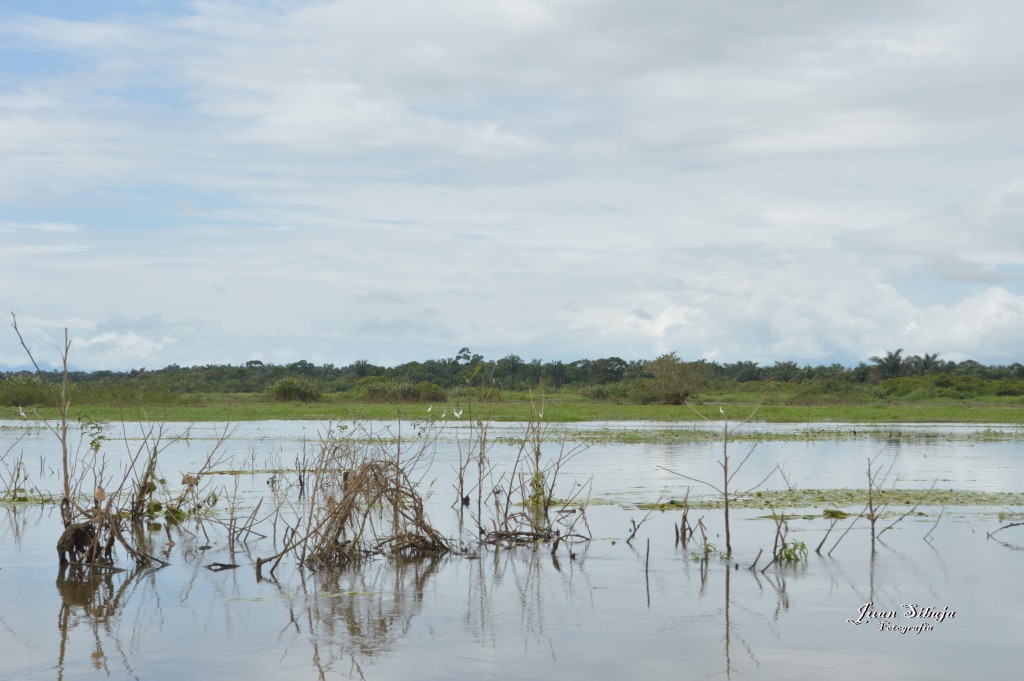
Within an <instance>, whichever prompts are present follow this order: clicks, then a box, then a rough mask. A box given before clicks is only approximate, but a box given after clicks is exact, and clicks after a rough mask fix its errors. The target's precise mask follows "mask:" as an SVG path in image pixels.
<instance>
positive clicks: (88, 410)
mask: <svg viewBox="0 0 1024 681" xmlns="http://www.w3.org/2000/svg"><path fill="white" fill-rule="evenodd" d="M83 397H84V396H83ZM755 397H756V396H753V395H742V396H738V395H735V394H722V395H715V394H707V395H704V396H703V398H702V400H701V401H700V402H698V403H695V404H693V408H692V409H691V408H690V407H688V406H676V405H660V404H647V405H643V404H628V403H617V402H612V401H595V400H590V399H587V398H585V397H583V396H581V395H579V394H578V393H576V392H563V393H555V394H546V395H543V396H541V395H538V394H531V393H526V392H511V391H504V392H501V393H499V394H497V396H496V397H495V396H492V397H491V399H489V400H487V401H480V400H477V399H475V398H465V399H451V400H449V401H448V402H447V403H443V404H442V403H435V404H432V405H431V404H428V403H424V402H402V403H382V402H366V401H360V400H358V399H354V398H352V397H349V396H346V395H345V394H342V393H335V394H328V395H325V396H324V397H323V398H322V399H320V400H318V401H315V402H280V401H273V400H270V399H268V398H267V397H265V396H264V395H262V394H258V393H257V394H254V393H191V394H185V395H174V396H168V395H166V394H164V395H161V396H160V397H159V399H148V398H147V396H146V395H141V396H138V397H136V398H134V399H124V400H117V401H116V402H115V403H106V402H104V401H99V400H87V399H83V400H78V401H75V400H73V402H72V412H73V413H74V415H75V417H76V418H81V417H84V418H88V419H93V420H97V421H118V420H127V421H137V420H161V421H187V422H192V421H253V420H277V419H281V420H296V419H304V420H313V421H329V420H334V421H347V420H353V419H380V420H393V419H398V418H401V419H403V420H412V421H417V420H426V419H430V418H434V419H440V418H442V416H445V418H447V419H448V420H455V418H454V415H453V412H454V410H456V409H458V410H460V411H461V412H462V416H461V418H462V419H463V420H466V419H485V420H490V421H521V420H527V419H529V418H530V417H531V415H532V414H534V413H535V412H542V413H543V419H544V420H545V421H548V422H563V423H567V422H580V421H663V422H666V423H675V422H689V421H700V420H701V419H702V415H703V416H706V417H707V418H709V419H711V420H716V421H717V420H720V419H722V415H721V413H720V411H719V408H721V409H722V410H723V411H724V412H725V415H726V417H728V418H729V419H730V420H731V421H737V420H742V419H745V418H747V417H748V416H750V414H751V412H752V411H753V410H754V409H755V405H756V403H757V400H756V399H752V398H755ZM730 398H731V399H730ZM737 398H739V399H737ZM758 399H760V398H759V397H758ZM428 407H429V408H430V411H429V412H428V411H427V410H428ZM27 414H28V415H29V417H32V416H39V417H42V418H47V419H53V418H55V417H56V415H57V411H56V409H55V408H48V407H45V406H33V407H30V408H29V409H28V410H27ZM0 418H8V419H16V418H20V416H19V413H18V409H17V408H6V409H5V410H4V411H3V412H0ZM754 419H755V420H756V421H762V422H770V423H801V422H829V421H835V422H841V423H871V424H898V423H999V424H1021V425H1024V403H1022V402H1021V400H1020V398H982V399H977V400H952V399H951V400H933V401H917V400H906V401H897V400H891V401H881V400H879V401H873V402H857V403H853V404H843V403H834V404H814V403H809V404H800V403H794V402H793V399H792V397H791V396H782V397H780V396H776V397H772V396H767V397H765V398H764V400H763V402H762V403H761V404H760V406H759V407H757V410H756V414H755V417H754Z"/></svg>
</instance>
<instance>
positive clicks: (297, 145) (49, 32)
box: [0, 0, 1024, 367]
mask: <svg viewBox="0 0 1024 681" xmlns="http://www.w3.org/2000/svg"><path fill="white" fill-rule="evenodd" d="M983 4H984V5H985V7H984V8H983V9H977V10H974V9H972V10H970V11H968V10H967V9H965V8H963V7H961V6H960V5H959V3H953V2H940V3H928V4H927V5H925V4H917V3H909V4H904V5H901V6H900V7H898V8H897V7H893V6H892V4H891V3H884V2H865V3H856V4H846V5H835V4H828V3H822V4H810V5H808V4H807V3H795V2H794V3H789V2H782V3H770V4H765V3H757V2H748V3H739V4H728V5H720V6H714V7H711V6H708V5H707V4H705V3H688V2H659V1H654V0H652V1H651V2H644V3H641V4H640V5H628V6H627V5H623V4H621V3H612V2H604V1H597V2H586V3H583V2H560V3H550V2H534V1H531V0H508V1H503V2H499V3H479V2H470V1H468V0H465V1H463V0H445V1H444V2H441V3H434V4H430V5H427V4H424V3H421V2H412V1H398V0H395V1H390V2H382V3H377V2H374V3H371V2H366V1H363V0H356V1H354V2H288V3H258V4H257V3H236V2H197V3H193V4H192V5H191V6H189V7H188V8H187V9H186V10H185V11H184V12H182V13H179V14H175V15H170V14H168V15H160V14H152V13H151V14H140V15H130V14H119V15H116V16H110V17H99V18H96V19H91V20H84V19H78V20H72V19H70V18H67V17H63V16H61V15H60V12H59V10H55V15H54V16H34V15H31V14H22V15H9V16H7V17H5V19H9V20H5V21H4V22H3V24H2V25H0V41H2V42H3V44H4V47H3V48H0V49H3V50H5V53H8V54H12V55H14V56H17V59H16V60H2V59H0V156H2V157H3V158H4V159H5V162H4V163H2V164H0V263H2V264H3V267H2V268H0V305H6V306H7V307H8V308H10V309H15V310H16V311H18V312H20V313H23V314H26V315H27V316H26V319H28V318H29V317H28V315H31V316H32V317H36V318H40V319H61V318H76V319H83V320H86V321H87V322H88V324H89V325H92V327H94V328H95V331H93V332H90V333H83V334H82V335H81V336H80V339H81V342H80V343H79V348H78V350H79V352H80V353H81V358H82V361H83V362H84V363H86V364H87V365H90V366H106V365H108V364H112V365H117V366H134V365H146V366H150V367H153V366H158V365H161V364H168V363H172V362H176V363H193V362H196V363H204V362H206V361H231V362H236V363H237V362H243V361H245V360H246V359H248V358H251V357H261V358H264V359H266V360H268V361H293V360H295V359H298V358H302V357H305V358H307V359H310V360H311V361H312V360H313V359H314V358H316V357H321V358H324V360H325V361H332V362H335V363H343V362H346V361H352V360H354V359H358V358H368V359H370V360H371V361H381V360H383V358H390V359H397V360H406V359H423V358H425V357H431V356H447V355H449V354H450V353H451V351H452V350H451V349H452V348H456V349H457V348H458V347H462V346H465V345H469V346H471V347H472V348H473V349H474V351H482V352H484V353H485V354H488V355H489V356H502V355H504V354H508V353H509V352H514V353H516V354H519V355H521V356H524V357H532V356H536V357H542V358H561V359H575V358H578V357H583V356H592V357H593V356H608V355H620V356H624V357H630V358H632V357H653V356H655V355H657V354H660V353H662V352H669V351H673V350H675V351H678V352H679V354H680V356H684V357H699V356H704V357H713V358H716V359H717V360H719V361H735V360H740V359H755V360H758V361H762V362H768V363H770V362H772V361H775V360H790V359H792V360H796V361H801V362H805V361H806V362H814V363H818V362H823V363H830V362H832V361H842V362H845V363H855V362H857V361H860V360H863V359H866V358H867V357H869V356H870V355H871V354H873V353H877V352H878V348H895V347H901V346H903V347H907V348H909V347H911V346H913V347H918V346H921V348H922V349H921V351H927V352H940V353H943V356H946V357H948V356H949V353H961V354H963V355H964V356H973V357H975V358H977V359H980V360H985V359H986V358H988V359H991V360H992V361H1003V360H1004V359H1006V358H1008V357H1010V356H1011V355H1012V351H1011V346H1010V342H1009V340H1008V339H1009V338H1010V337H1011V336H1012V335H1013V333H1014V331H1015V330H1017V329H1018V327H1017V326H1016V324H1017V322H1016V321H1015V320H1016V317H1015V315H1016V312H1015V310H1016V309H1017V308H1016V307H1015V305H1016V303H1015V302H1014V301H1017V300H1018V297H1019V296H1020V295H1022V294H1024V282H1022V270H1021V269H1020V268H1021V266H1022V265H1024V263H1022V262H1021V260H1022V253H1024V242H1022V240H1024V236H1021V235H1024V230H1022V229H1021V228H1022V227H1024V225H1022V224H1021V222H1022V219H1021V218H1022V213H1024V208H1022V206H1024V202H1022V201H1021V196H1022V191H1021V187H1022V181H1021V179H1020V175H1019V159H1018V158H1017V154H1016V152H1015V149H1017V148H1018V147H1019V143H1020V139H1019V138H1020V133H1019V125H1017V121H1018V120H1019V118H1020V115H1021V113H1022V110H1024V95H1022V94H1021V93H1020V92H1019V88H1015V87H1013V84H1014V83H1016V82H1018V81H1019V79H1020V76H1021V75H1024V74H1022V73H1021V72H1022V70H1024V66H1022V65H1024V59H1022V57H1024V54H1022V53H1021V52H1022V49H1024V48H1022V47H1021V46H1020V42H1019V40H1018V38H1017V36H1016V35H1015V33H1014V29H1013V27H1014V26H1017V25H1019V20H1020V19H1021V18H1022V17H1021V15H1024V11H1022V10H1020V9H1018V8H1016V7H1015V6H1012V5H1007V4H1000V3H991V4H989V3H983ZM38 11H39V12H40V13H41V12H43V10H38ZM154 315H155V317H154ZM151 318H152V320H153V321H152V323H151V324H150V325H148V326H140V325H139V324H138V321H137V320H140V319H151ZM133 320H134V321H133ZM46 328H47V329H48V330H47V331H46V333H52V329H51V328H50V327H46ZM0 347H6V346H0ZM14 350H17V348H14ZM17 354H18V353H17V352H14V351H11V352H8V351H7V350H2V351H0V361H10V360H9V358H10V357H12V356H15V355H17Z"/></svg>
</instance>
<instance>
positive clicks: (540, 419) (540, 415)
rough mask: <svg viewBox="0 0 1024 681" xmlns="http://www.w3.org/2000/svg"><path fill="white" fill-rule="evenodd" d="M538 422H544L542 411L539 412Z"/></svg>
mask: <svg viewBox="0 0 1024 681" xmlns="http://www.w3.org/2000/svg"><path fill="white" fill-rule="evenodd" d="M537 420H538V421H542V420H544V412H542V411H538V412H537Z"/></svg>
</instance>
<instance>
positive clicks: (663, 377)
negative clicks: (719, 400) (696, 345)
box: [631, 352, 712, 404]
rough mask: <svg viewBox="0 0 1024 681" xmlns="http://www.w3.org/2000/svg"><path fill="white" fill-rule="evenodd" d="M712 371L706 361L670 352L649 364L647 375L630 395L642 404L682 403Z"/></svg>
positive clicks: (646, 370)
mask: <svg viewBox="0 0 1024 681" xmlns="http://www.w3.org/2000/svg"><path fill="white" fill-rule="evenodd" d="M711 374H712V367H711V365H710V364H708V363H707V362H704V361H699V362H684V361H682V360H680V359H679V358H678V357H676V353H674V352H670V353H669V354H667V355H662V356H661V357H658V358H657V359H656V360H654V361H653V362H650V363H648V364H647V365H646V367H645V377H644V378H641V379H638V380H637V381H636V382H635V384H634V385H633V389H632V391H631V397H632V398H633V399H634V400H636V401H637V402H639V403H640V404H652V403H658V404H683V403H685V402H686V400H687V399H689V398H690V396H691V395H694V394H695V393H697V392H698V391H700V390H703V389H704V388H706V387H707V385H708V383H709V381H710V378H711Z"/></svg>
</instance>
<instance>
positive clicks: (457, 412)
mask: <svg viewBox="0 0 1024 681" xmlns="http://www.w3.org/2000/svg"><path fill="white" fill-rule="evenodd" d="M463 411H465V410H463V409H452V413H453V414H455V418H457V419H461V418H462V412H463Z"/></svg>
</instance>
